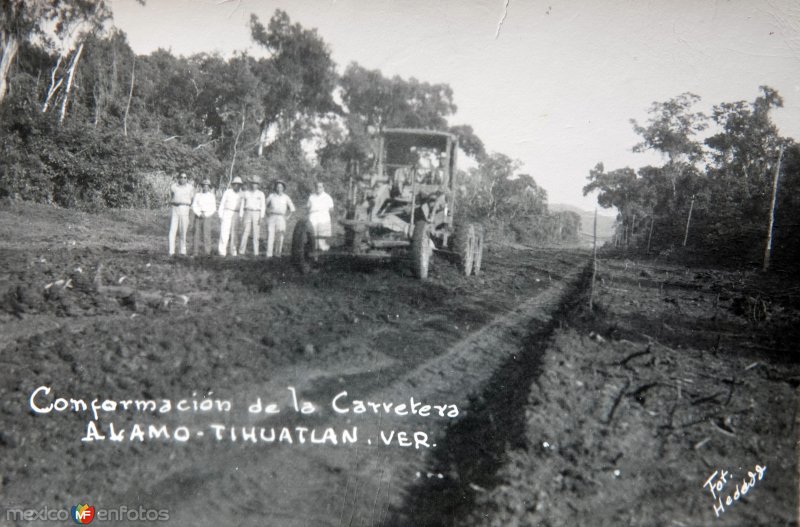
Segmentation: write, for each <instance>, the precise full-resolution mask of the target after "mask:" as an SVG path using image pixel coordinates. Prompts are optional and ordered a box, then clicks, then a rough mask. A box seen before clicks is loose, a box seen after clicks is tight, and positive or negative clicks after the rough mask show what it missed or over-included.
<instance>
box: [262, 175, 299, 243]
mask: <svg viewBox="0 0 800 527" xmlns="http://www.w3.org/2000/svg"><path fill="white" fill-rule="evenodd" d="M284 190H286V183H284V182H283V181H280V180H279V181H277V182H276V183H275V190H274V192H271V193H270V195H269V196H267V258H272V249H273V247H274V248H275V253H276V254H277V255H278V256H281V255H282V254H283V237H284V234H285V233H286V220H288V219H289V216H291V215H292V212H294V211H295V208H294V203H292V198H290V197H289V196H287V195H286V194H284V193H283V191H284Z"/></svg>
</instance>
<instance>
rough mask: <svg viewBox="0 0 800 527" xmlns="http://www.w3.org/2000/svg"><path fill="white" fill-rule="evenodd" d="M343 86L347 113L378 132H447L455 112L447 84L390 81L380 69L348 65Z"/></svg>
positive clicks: (397, 78)
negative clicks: (356, 116)
mask: <svg viewBox="0 0 800 527" xmlns="http://www.w3.org/2000/svg"><path fill="white" fill-rule="evenodd" d="M341 86H342V100H343V101H344V104H345V106H346V107H347V111H348V112H349V113H350V114H352V115H358V116H360V118H361V119H362V120H363V123H364V125H365V126H370V127H373V128H375V129H376V130H377V131H379V132H380V131H382V130H383V129H385V128H397V127H405V128H425V129H428V130H446V129H447V117H448V116H450V115H452V114H453V113H455V111H456V105H455V103H454V102H453V89H452V88H451V87H450V86H449V85H447V84H430V83H428V82H420V81H418V80H417V79H415V78H413V77H412V78H411V79H409V80H405V79H402V78H401V77H398V76H395V77H393V78H391V79H389V78H387V77H384V76H383V74H382V73H381V72H380V70H368V69H366V68H364V67H362V66H359V65H358V64H357V63H355V62H352V63H350V65H349V66H347V69H346V70H345V72H344V75H342V79H341ZM470 130H471V129H470ZM464 131H466V129H464Z"/></svg>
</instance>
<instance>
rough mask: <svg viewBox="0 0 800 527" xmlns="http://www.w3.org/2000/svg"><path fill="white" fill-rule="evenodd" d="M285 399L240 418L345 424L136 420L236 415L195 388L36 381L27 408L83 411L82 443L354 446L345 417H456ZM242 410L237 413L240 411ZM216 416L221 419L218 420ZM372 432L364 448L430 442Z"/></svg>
mask: <svg viewBox="0 0 800 527" xmlns="http://www.w3.org/2000/svg"><path fill="white" fill-rule="evenodd" d="M286 392H287V393H286V394H285V397H283V398H282V399H281V400H278V399H275V400H262V398H261V397H256V398H255V399H254V400H251V401H248V402H247V403H245V404H244V405H243V406H242V408H243V407H244V406H246V407H247V411H246V415H247V416H249V417H250V418H251V419H253V418H256V419H262V418H269V417H273V416H279V415H282V414H289V415H288V417H291V418H293V419H296V418H300V419H303V418H310V416H317V415H325V414H326V413H328V415H332V416H334V417H338V418H340V419H341V418H345V419H347V420H348V426H342V427H340V426H319V427H317V426H299V425H283V426H281V425H273V426H260V425H259V426H256V425H243V424H240V425H232V424H230V423H228V422H209V423H207V424H204V425H192V426H188V425H179V426H170V425H168V424H152V423H143V422H136V419H137V418H142V419H140V420H143V419H144V418H147V417H154V416H161V415H171V414H172V415H174V414H178V415H188V414H195V415H208V416H218V417H220V416H225V417H229V416H230V415H234V414H235V413H236V412H235V410H237V409H239V407H238V405H235V404H234V402H233V401H232V400H230V399H220V398H214V397H212V396H213V392H209V393H208V394H206V395H203V396H199V397H198V395H197V393H196V392H195V393H193V394H192V396H191V397H189V398H185V399H180V400H177V401H174V400H172V399H101V398H94V399H91V400H88V399H84V398H74V397H63V396H59V397H56V396H55V394H54V392H53V389H52V388H51V387H50V386H39V387H38V388H36V389H35V390H33V391H32V392H31V395H30V398H29V400H28V404H29V407H30V410H31V411H32V412H33V413H34V414H36V415H48V414H50V415H53V414H65V413H73V414H82V415H86V416H88V418H89V419H90V420H89V421H88V423H87V424H86V432H85V434H84V436H83V437H81V441H82V442H85V443H96V442H106V441H112V442H125V441H128V442H131V441H138V442H144V441H153V440H161V441H174V442H178V443H186V442H189V441H196V440H204V439H208V438H211V440H213V441H217V442H231V443H236V442H239V443H254V444H258V443H261V444H270V443H276V444H285V445H304V444H311V445H352V444H356V443H358V442H359V439H360V438H359V433H358V432H359V427H358V426H357V425H353V424H351V423H350V422H349V421H350V420H351V419H357V418H359V417H362V416H363V417H369V416H377V417H379V420H380V419H381V418H382V417H399V418H406V419H414V420H415V421H418V420H419V419H420V418H422V419H425V418H432V419H435V418H445V419H454V418H456V417H458V415H459V409H458V406H457V405H455V404H432V403H430V402H425V401H418V400H415V398H414V397H409V398H408V399H407V400H403V401H400V402H395V401H371V400H365V399H360V398H355V397H352V396H350V394H349V393H348V392H347V391H346V390H343V391H341V392H339V393H337V394H336V395H335V396H333V397H332V398H331V399H330V400H329V401H328V402H327V404H318V403H315V402H312V401H308V400H305V399H303V398H302V397H301V396H300V394H298V392H297V390H296V389H295V388H294V387H293V386H288V387H287V388H286ZM238 413H239V415H241V414H244V412H243V411H241V410H240V411H239V412H238ZM119 416H125V417H128V418H133V419H134V422H132V423H130V422H126V423H124V424H120V423H119V422H117V423H115V422H114V421H113V420H112V419H113V418H114V417H119ZM220 421H223V420H222V419H220ZM375 432H376V433H370V434H368V435H369V437H366V438H364V437H363V434H362V438H361V441H364V440H366V443H367V444H368V445H372V444H373V440H374V441H375V444H377V445H386V446H391V445H396V446H400V447H413V448H416V449H420V448H431V447H435V446H436V444H435V443H432V442H431V439H430V438H429V436H428V433H427V432H425V431H422V430H397V429H393V428H392V429H385V428H380V429H378V430H377V431H375Z"/></svg>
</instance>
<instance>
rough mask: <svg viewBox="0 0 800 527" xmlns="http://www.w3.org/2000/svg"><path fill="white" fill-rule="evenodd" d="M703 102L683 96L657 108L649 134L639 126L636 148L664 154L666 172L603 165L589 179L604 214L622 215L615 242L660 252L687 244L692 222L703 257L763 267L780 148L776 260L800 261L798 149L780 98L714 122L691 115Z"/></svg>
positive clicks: (731, 110)
mask: <svg viewBox="0 0 800 527" xmlns="http://www.w3.org/2000/svg"><path fill="white" fill-rule="evenodd" d="M698 100H699V98H698V97H697V96H695V95H692V94H683V95H680V96H678V97H676V98H674V99H671V100H670V101H667V102H666V103H654V104H653V106H652V107H651V110H650V113H651V118H650V119H649V120H648V125H647V126H640V125H638V124H637V123H636V122H635V121H632V122H633V124H634V130H635V131H636V132H637V133H638V134H639V135H640V136H641V137H642V142H640V143H639V144H637V145H636V146H635V147H634V150H635V151H643V150H645V149H649V150H654V151H657V152H659V153H661V154H663V155H664V157H665V161H666V162H665V164H664V165H663V166H661V167H653V166H647V167H642V168H640V169H638V170H633V169H631V168H628V167H626V168H622V169H617V170H612V171H611V172H605V170H604V167H603V165H602V163H599V164H598V165H597V166H596V167H595V168H594V169H592V170H590V172H589V176H588V180H589V183H588V184H587V185H586V186H585V187H584V189H583V192H584V195H585V194H588V193H590V192H594V191H597V192H598V195H597V199H598V203H599V204H600V205H601V206H603V207H611V206H613V207H616V208H617V210H618V211H619V229H618V242H619V240H622V242H623V243H624V244H631V243H632V244H634V245H637V244H638V245H640V246H650V247H651V248H652V249H653V250H661V249H664V248H668V247H670V246H674V245H683V240H684V237H686V234H687V233H686V224H687V222H688V223H689V230H688V237H686V243H687V245H688V246H690V247H693V248H694V250H695V251H696V252H698V251H699V252H701V253H703V254H705V255H706V257H708V258H713V259H715V260H718V261H729V262H730V261H736V262H741V263H744V262H747V263H758V262H759V261H760V259H761V257H762V254H763V251H764V247H765V243H766V242H765V239H766V234H767V227H768V221H769V216H770V206H771V198H772V183H773V179H774V176H775V171H776V169H777V161H778V157H779V150H780V148H781V146H783V147H784V148H785V154H784V162H783V164H782V167H781V174H782V176H781V177H782V182H781V185H780V192H779V197H778V203H777V212H776V224H775V225H776V230H775V244H774V247H775V248H776V251H777V252H778V254H777V258H778V260H780V259H783V261H789V259H790V258H794V257H796V255H797V252H798V249H797V247H798V245H797V244H796V243H794V244H792V243H791V241H793V240H796V239H797V234H796V232H797V229H796V227H797V226H796V225H795V224H794V222H795V221H796V220H792V219H791V218H796V217H797V216H796V214H797V212H799V211H800V206H798V203H797V200H796V198H795V197H794V196H795V195H796V194H797V192H798V190H800V188H798V187H800V181H798V178H799V177H800V176H799V175H798V170H800V166H798V164H797V163H798V159H797V149H798V147H797V145H796V144H795V143H794V141H792V140H791V139H788V138H783V137H781V136H780V135H779V133H778V129H777V127H776V126H775V125H774V123H773V122H772V120H771V118H770V115H769V113H770V110H771V109H773V108H778V107H780V106H782V104H783V101H782V99H781V97H780V95H779V94H778V93H777V92H776V91H775V90H773V89H772V88H769V87H766V86H762V87H760V95H759V96H758V97H756V98H755V100H754V101H753V102H746V101H737V102H733V103H720V104H717V105H715V106H714V107H713V111H712V114H711V116H710V117H706V116H705V115H703V114H702V113H695V112H692V111H691V108H692V106H693V105H694V104H695V103H696V102H698ZM709 126H710V127H711V128H712V133H711V134H710V135H709V136H708V137H707V138H706V139H705V141H703V142H700V141H699V140H698V139H697V137H696V134H697V133H698V132H701V131H703V130H705V129H707V128H708V127H709ZM703 146H705V149H704V148H703ZM689 211H691V218H690V217H689ZM637 220H638V222H637ZM651 225H652V226H653V229H652V236H651V232H650V226H651ZM790 240H791V241H790Z"/></svg>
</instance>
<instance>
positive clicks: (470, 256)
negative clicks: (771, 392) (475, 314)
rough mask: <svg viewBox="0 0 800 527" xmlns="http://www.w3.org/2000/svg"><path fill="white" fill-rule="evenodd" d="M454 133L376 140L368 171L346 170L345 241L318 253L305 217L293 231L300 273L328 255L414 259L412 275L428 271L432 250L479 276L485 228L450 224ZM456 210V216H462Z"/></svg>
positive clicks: (389, 133)
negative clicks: (359, 172)
mask: <svg viewBox="0 0 800 527" xmlns="http://www.w3.org/2000/svg"><path fill="white" fill-rule="evenodd" d="M457 154H458V139H457V137H456V136H455V135H453V134H450V133H447V132H437V131H431V130H417V129H405V128H395V129H387V130H384V131H383V133H381V134H380V135H379V136H378V138H377V156H376V157H377V159H376V160H375V163H374V166H373V167H372V169H371V170H367V171H365V172H364V173H362V174H358V173H351V174H350V177H349V183H348V193H347V202H346V204H345V207H344V208H345V217H344V219H341V220H339V223H340V224H341V225H342V226H343V227H344V242H343V243H341V244H336V245H333V246H332V247H331V249H330V250H328V251H321V250H320V249H319V247H320V244H319V243H318V238H317V236H316V234H315V232H314V229H313V227H312V226H311V224H310V223H309V222H308V221H307V220H300V221H298V222H297V224H296V225H295V228H294V231H293V233H292V261H293V263H294V264H295V266H296V267H297V268H298V269H300V270H301V271H302V272H307V271H309V270H310V268H311V265H312V263H313V262H314V261H317V260H318V259H320V258H325V257H327V256H331V255H342V254H347V255H352V256H354V257H358V258H373V259H374V258H378V259H391V258H403V259H405V260H410V261H411V269H412V272H413V274H414V276H416V277H417V278H420V279H424V278H427V277H428V271H429V269H430V266H431V264H432V261H433V255H434V254H440V255H443V256H445V257H446V258H447V259H449V260H455V261H456V262H457V264H458V267H459V269H460V271H461V272H462V273H463V274H464V275H467V276H469V275H478V274H480V271H481V264H482V260H483V242H484V231H483V227H482V226H481V225H479V224H473V223H468V222H462V223H459V224H455V223H454V215H455V212H456V207H457V202H456V201H457V200H456V197H457V195H458V192H457V190H458V187H457V183H458V182H457V181H456V178H457V172H456V159H457ZM465 216H466V215H465V214H460V215H459V217H465Z"/></svg>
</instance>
